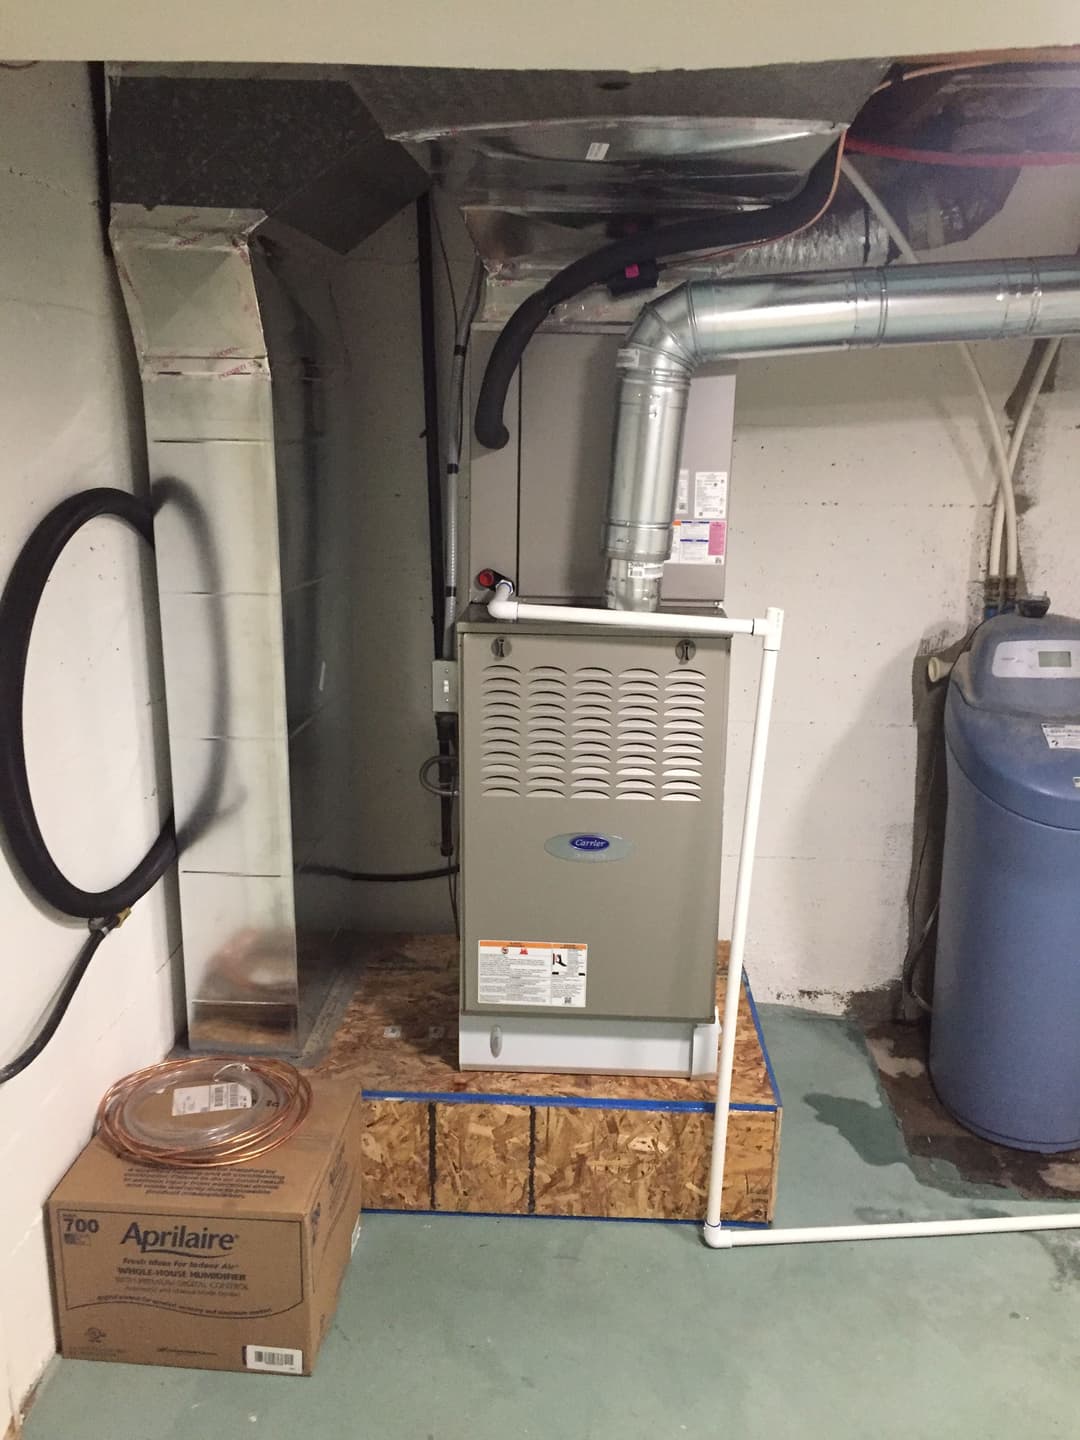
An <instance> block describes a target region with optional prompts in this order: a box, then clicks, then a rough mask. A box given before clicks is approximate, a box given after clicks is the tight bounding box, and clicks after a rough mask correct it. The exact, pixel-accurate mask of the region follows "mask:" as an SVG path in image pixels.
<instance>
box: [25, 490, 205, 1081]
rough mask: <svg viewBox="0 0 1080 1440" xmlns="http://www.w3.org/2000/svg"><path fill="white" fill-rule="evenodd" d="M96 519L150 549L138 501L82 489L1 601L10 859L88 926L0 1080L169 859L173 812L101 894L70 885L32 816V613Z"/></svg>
mask: <svg viewBox="0 0 1080 1440" xmlns="http://www.w3.org/2000/svg"><path fill="white" fill-rule="evenodd" d="M103 515H108V516H113V517H114V518H116V519H118V520H122V521H124V522H125V523H126V524H128V525H130V526H131V528H132V529H133V530H135V531H136V532H137V533H138V534H139V535H141V536H142V537H143V539H144V540H146V541H147V543H148V544H150V545H153V543H154V531H153V515H152V511H151V508H150V506H149V505H148V504H147V503H146V502H145V501H143V500H139V499H138V498H137V497H136V496H134V495H129V494H128V493H127V492H126V491H124V490H113V489H109V488H107V487H104V486H103V487H100V488H98V489H94V490H84V491H83V492H82V493H81V494H79V495H72V496H71V497H70V498H69V499H67V500H64V501H62V502H61V503H60V504H59V505H57V506H56V508H55V509H54V510H50V512H49V513H48V515H46V516H45V518H44V519H43V520H42V521H41V522H40V523H39V524H38V526H37V527H36V529H35V530H34V531H33V533H32V534H31V536H30V538H29V540H27V542H26V544H25V545H24V546H23V548H22V550H21V552H20V553H19V556H18V558H17V559H16V561H15V564H14V566H13V567H12V570H11V574H10V575H9V576H8V580H7V584H6V585H5V587H4V593H3V596H2V597H0V826H2V828H3V830H4V834H5V836H6V839H7V843H8V846H9V848H10V851H11V855H12V858H13V859H14V861H15V863H16V865H17V866H18V868H19V869H20V870H21V871H22V873H23V875H24V876H25V878H26V880H27V882H28V883H29V885H30V886H31V887H32V888H33V889H34V890H35V891H36V892H37V894H38V895H39V896H40V897H41V899H42V900H44V901H45V903H46V904H48V905H51V906H52V907H53V909H54V910H59V911H60V912H61V913H62V914H65V915H74V916H77V917H78V918H80V919H83V920H89V921H90V931H91V933H90V937H89V939H87V940H86V941H85V943H84V944H83V947H82V949H81V950H80V951H79V954H78V956H77V958H76V960H75V963H74V965H73V966H72V967H71V970H70V971H69V972H68V975H67V977H66V978H65V980H64V984H63V987H62V988H61V991H60V994H59V995H58V996H57V998H56V1000H55V1001H54V1003H53V1005H52V1007H51V1009H50V1011H49V1013H48V1015H47V1016H46V1018H45V1021H44V1022H43V1024H42V1026H41V1028H40V1029H39V1031H38V1033H37V1035H36V1036H35V1037H34V1039H33V1041H32V1042H31V1043H30V1045H29V1046H28V1047H27V1048H26V1049H25V1050H24V1051H23V1052H22V1054H21V1055H18V1056H17V1057H16V1058H15V1059H14V1060H12V1061H10V1062H9V1063H8V1064H7V1065H4V1066H3V1067H2V1068H0V1084H3V1083H5V1082H6V1081H8V1080H10V1079H11V1078H12V1077H13V1076H14V1075H18V1074H19V1073H20V1071H22V1070H25V1069H26V1067H27V1066H28V1065H30V1064H31V1063H32V1062H33V1061H34V1060H36V1059H37V1057H38V1056H39V1055H40V1054H41V1052H42V1051H43V1050H44V1049H45V1046H46V1045H47V1044H48V1043H49V1041H50V1040H51V1039H52V1037H53V1036H54V1035H55V1034H56V1031H57V1028H58V1027H59V1025H60V1022H61V1021H62V1020H63V1018H64V1015H65V1014H66V1013H67V1009H68V1006H69V1005H70V1004H71V1001H72V997H73V996H74V994H75V991H76V990H77V989H78V987H79V984H80V982H81V981H82V978H83V976H84V975H85V974H86V971H87V968H88V967H89V964H90V961H91V960H92V959H93V958H94V955H95V953H96V952H97V949H98V946H99V945H100V944H101V942H102V941H103V940H104V939H105V936H106V935H108V934H109V932H110V931H112V930H115V929H116V927H117V926H118V925H119V924H121V923H122V921H123V919H124V918H125V916H126V914H127V912H128V910H130V908H131V907H132V905H134V904H135V902H136V901H137V900H140V899H141V898H142V897H143V895H145V894H146V892H147V891H148V890H150V889H151V888H152V887H153V886H154V885H156V884H157V882H158V880H160V879H161V877H162V875H163V874H164V873H165V871H166V870H167V869H168V868H169V866H170V865H171V864H172V863H173V861H174V860H175V859H176V836H175V833H174V830H173V822H172V816H171V815H170V817H169V819H168V820H167V821H166V823H165V825H164V826H163V827H162V829H161V832H160V834H159V835H158V837H157V839H156V840H155V841H154V843H153V844H152V845H151V847H150V849H149V850H148V851H147V853H146V854H145V855H144V856H143V858H142V859H141V860H140V861H139V863H138V864H137V865H136V866H135V868H134V870H132V871H131V873H130V874H129V875H127V876H125V877H124V879H122V880H121V881H119V882H118V883H117V884H116V885H113V886H111V887H110V888H109V889H108V890H100V891H94V890H83V889H81V888H80V887H79V886H77V885H74V884H72V882H71V881H70V880H69V879H68V878H67V876H66V875H64V873H63V872H62V871H61V870H60V868H59V866H58V865H57V864H56V862H55V861H54V860H53V858H52V856H51V855H50V853H49V849H48V846H47V845H46V844H45V839H44V836H43V835H42V833H41V827H40V825H39V824H38V820H37V816H36V814H35V813H34V802H33V797H32V796H31V793H30V778H29V775H28V773H27V768H26V737H25V734H24V731H23V698H24V691H25V687H26V662H27V658H28V656H29V653H30V639H31V636H32V634H33V629H34V619H35V617H36V615H37V610H38V605H39V604H40V602H41V597H42V595H43V593H44V591H45V586H46V584H47V583H48V579H49V576H50V575H51V574H52V570H53V567H54V566H55V564H56V562H57V560H58V559H59V558H60V554H61V552H62V551H63V549H64V547H65V545H67V543H68V541H69V540H70V539H71V538H72V537H73V536H74V535H75V534H76V532H77V531H79V530H81V529H82V527H83V526H84V525H85V524H87V523H88V522H89V521H90V520H96V519H97V518H98V517H99V516H103Z"/></svg>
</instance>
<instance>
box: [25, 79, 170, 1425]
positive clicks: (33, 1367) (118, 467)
mask: <svg viewBox="0 0 1080 1440" xmlns="http://www.w3.org/2000/svg"><path fill="white" fill-rule="evenodd" d="M0 375H2V376H3V377H4V379H3V385H2V386H0V436H2V437H3V455H2V460H0V579H3V578H6V576H7V574H8V571H9V570H10V568H11V565H12V562H13V561H14V559H15V556H16V554H17V553H18V551H19V549H20V547H21V546H22V544H23V542H24V541H25V539H26V537H27V535H28V534H29V532H30V531H31V529H32V528H33V526H34V525H35V524H36V523H37V521H38V520H40V519H41V518H42V517H43V516H44V515H45V514H46V513H47V511H48V510H49V509H50V508H51V507H52V506H53V505H55V504H56V503H57V502H58V501H59V500H61V499H62V498H63V497H64V496H66V495H68V494H71V493H72V492H74V491H78V490H82V489H85V488H87V487H88V486H93V485H116V486H120V487H122V488H124V489H131V488H136V489H141V488H142V487H143V485H144V483H145V458H144V446H143V434H142V414H141V407H140V402H139V396H138V386H137V382H136V379H135V375H134V360H133V356H132V353H131V347H130V341H129V339H128V334H127V327H126V321H125V318H124V313H123V308H122V306H121V303H120V297H119V293H118V290H117V287H116V283H115V280H114V276H113V272H112V268H111V262H110V261H109V260H108V259H107V257H106V255H105V253H104V249H103V243H102V233H101V217H100V215H99V203H98V182H97V163H96V155H95V142H94V135H93V126H92V118H91V106H90V94H89V89H88V82H87V75H86V70H85V67H83V66H80V65H41V66H38V67H36V68H34V69H32V70H23V71H15V70H7V69H0ZM141 545H142V542H141V541H139V540H137V539H136V538H135V537H134V536H133V535H131V534H130V533H129V532H128V531H127V530H126V529H124V528H123V527H121V526H120V525H119V524H118V523H114V522H111V521H105V520H102V521H94V522H92V523H91V524H90V525H89V526H87V527H86V528H85V529H84V530H83V532H82V533H81V534H80V536H79V537H77V539H76V540H75V541H73V542H72V544H71V545H70V546H69V547H68V550H67V551H66V552H65V554H64V556H63V557H62V559H61V560H60V562H59V564H58V567H57V570H56V571H55V572H54V578H53V580H52V581H51V582H50V584H49V586H48V589H47V591H46V595H45V599H44V602H43V605H42V608H41V611H40V612H39V618H38V623H37V626H36V628H35V632H34V639H33V643H32V650H31V657H30V664H29V668H28V679H27V693H26V705H25V717H26V729H27V737H28V753H29V758H30V766H31V780H32V784H33V789H34V798H35V802H36V804H37V806H38V808H39V813H40V815H41V819H42V825H43V829H44V831H45V834H46V837H47V839H48V841H49V843H50V844H51V846H52V847H53V850H54V853H55V856H56V858H57V860H58V862H59V863H60V864H61V866H62V867H64V868H66V869H67V871H68V873H69V874H70V876H71V878H72V879H73V880H75V881H76V882H77V883H80V882H81V883H82V884H84V885H87V886H90V887H96V886H100V885H105V884H109V883H113V882H115V880H116V879H117V878H119V877H120V876H121V875H122V874H125V873H127V871H128V870H129V869H130V868H131V866H132V865H133V864H134V863H135V861H136V860H137V859H138V858H139V856H140V855H141V854H142V852H143V851H144V849H145V848H146V846H147V844H148V843H149V841H150V839H151V838H152V837H153V835H154V833H155V832H156V829H157V827H158V824H159V822H160V817H161V813H162V811H163V810H164V809H167V804H168V798H167V795H163V794H161V793H159V784H160V783H161V781H162V778H163V777H164V776H165V775H166V774H167V767H166V766H164V765H163V764H162V763H161V759H162V757H161V756H160V755H156V754H155V746H156V744H160V743H161V738H160V737H161V736H162V735H163V730H164V727H163V724H162V720H163V716H162V713H161V711H162V688H161V682H160V675H159V664H158V661H157V641H156V638H155V637H156V627H157V619H156V613H155V611H154V603H153V593H154V592H153V586H152V583H151V579H150V577H151V573H152V569H151V567H150V565H149V561H148V557H147V556H146V555H145V554H144V553H142V551H141V549H140V546H141ZM172 914H173V907H172V905H171V903H170V900H169V895H168V890H167V886H166V885H159V886H158V887H157V889H156V890H155V891H154V892H153V893H152V894H151V895H149V896H147V897H146V899H144V900H143V901H142V902H141V903H140V904H139V905H138V906H137V907H136V908H135V910H134V912H133V913H132V916H131V918H130V919H129V920H128V922H127V923H126V924H125V925H124V927H123V928H122V929H121V930H119V931H118V932H116V933H115V934H114V935H112V936H111V937H110V938H109V940H108V941H107V942H106V943H105V945H104V946H103V947H102V948H101V950H100V951H99V952H98V955H97V957H96V959H95V960H94V963H93V966H92V967H91V970H90V972H89V974H88V975H87V978H86V980H85V981H84V983H83V985H82V987H81V989H80V991H79V992H78V994H77V996H76V998H75V1000H74V1002H73V1004H72V1007H71V1010H70V1011H69V1013H68V1015H67V1018H66V1019H65V1021H64V1023H63V1026H62V1028H61V1030H60V1031H59V1033H58V1035H57V1037H56V1039H55V1040H54V1041H53V1042H52V1044H51V1045H50V1046H49V1048H48V1049H47V1050H46V1051H45V1053H44V1055H43V1056H42V1057H41V1059H39V1060H38V1061H37V1062H36V1063H35V1064H34V1065H33V1066H31V1067H30V1068H29V1069H28V1070H26V1071H25V1072H24V1073H23V1074H22V1075H20V1076H18V1077H17V1078H16V1079H14V1080H12V1081H11V1082H9V1083H8V1084H7V1085H6V1086H4V1087H3V1088H2V1089H0V1175H2V1176H3V1184H2V1185H0V1434H2V1433H3V1432H4V1429H5V1424H6V1421H7V1419H8V1418H9V1416H8V1415H5V1413H4V1412H5V1406H7V1408H8V1409H9V1410H10V1409H11V1408H12V1407H13V1406H15V1405H17V1404H18V1403H19V1402H20V1401H21V1400H22V1398H23V1397H24V1396H25V1395H26V1393H27V1392H28V1391H29V1390H30V1388H31V1387H32V1386H33V1384H34V1383H35V1382H36V1380H37V1378H38V1376H39V1375H40V1373H41V1371H42V1368H43V1367H44V1365H45V1364H46V1362H47V1361H48V1360H49V1358H50V1356H51V1355H52V1353H53V1348H54V1340H53V1322H52V1307H51V1301H50V1287H49V1267H48V1260H47V1255H46V1240H45V1231H44V1228H43V1215H42V1205H43V1202H44V1200H45V1199H46V1197H47V1195H48V1193H49V1191H50V1190H51V1188H52V1186H53V1185H54V1184H55V1182H56V1180H57V1179H58V1178H59V1177H60V1175H62V1174H63V1172H64V1170H65V1169H66V1168H67V1166H68V1164H69V1163H70V1162H71V1160H72V1159H73V1158H74V1157H75V1155H76V1153H77V1152H78V1150H79V1148H80V1147H81V1146H82V1145H83V1143H84V1142H85V1140H86V1139H87V1137H88V1135H89V1133H90V1127H91V1123H92V1120H93V1114H94V1107H95V1105H96V1103H97V1100H98V1098H99V1097H100V1095H101V1094H102V1092H103V1091H104V1089H105V1088H106V1087H107V1085H108V1084H109V1083H110V1082H111V1081H112V1080H114V1079H115V1078H116V1077H117V1076H118V1075H120V1074H123V1073H125V1072H126V1071H128V1070H131V1069H133V1068H134V1067H136V1066H138V1065H142V1064H146V1063H148V1062H150V1061H152V1060H155V1059H158V1058H160V1056H161V1055H162V1054H163V1053H164V1052H165V1051H166V1050H167V1049H168V1048H169V1046H170V1044H171V1042H172V1039H173V1037H174V1035H175V1032H176V1013H175V1004H174V1001H175V999H176V997H177V994H178V990H179V986H178V982H176V980H175V978H174V973H175V962H173V961H170V956H171V955H172V954H173V953H174V951H175V949H176V927H175V925H174V924H173V923H172V919H171V917H172ZM0 915H2V917H3V934H4V942H3V946H2V951H0V968H2V986H3V1004H2V1005H0V1058H2V1059H4V1060H6V1059H8V1058H9V1057H10V1056H12V1055H14V1053H15V1052H16V1051H17V1050H19V1049H20V1048H21V1047H22V1045H23V1043H24V1042H25V1041H26V1040H27V1038H28V1037H29V1035H30V1034H31V1033H32V1032H33V1029H34V1028H35V1027H34V1022H35V1018H36V1017H37V1016H39V1015H40V1014H41V1013H42V1011H43V1010H44V1008H45V1007H46V1006H47V1005H48V1003H49V1000H50V998H51V996H52V995H53V993H54V991H55V990H56V987H57V985H58V984H59V982H60V980H61V977H62V976H63V975H64V973H65V971H66V970H67V968H68V966H69V965H70V964H71V961H72V959H73V958H74V956H75V953H76V951H77V950H78V948H79V946H80V944H81V943H82V940H83V937H84V935H85V929H82V928H80V927H79V926H78V925H75V924H72V923H70V922H59V921H58V920H57V918H56V917H54V916H52V915H49V914H46V913H44V912H43V910H42V909H41V908H40V907H39V906H38V905H37V904H36V903H35V901H34V900H32V899H31V898H30V897H29V896H28V895H27V894H25V893H24V891H23V889H22V887H21V886H20V883H19V882H18V881H17V880H16V878H15V876H14V875H13V874H12V872H11V870H10V869H9V867H8V865H7V863H6V861H5V860H3V859H0Z"/></svg>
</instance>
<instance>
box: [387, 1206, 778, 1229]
mask: <svg viewBox="0 0 1080 1440" xmlns="http://www.w3.org/2000/svg"><path fill="white" fill-rule="evenodd" d="M364 1214H365V1215H426V1216H429V1217H430V1216H432V1215H437V1216H439V1217H440V1218H441V1219H444V1220H590V1221H592V1223H593V1224H599V1225H701V1224H703V1223H704V1222H703V1221H702V1220H665V1219H663V1217H661V1216H654V1215H506V1214H503V1213H501V1212H500V1211H498V1210H390V1209H387V1208H386V1207H385V1206H383V1207H379V1206H376V1207H374V1208H372V1209H370V1210H365V1211H364ZM722 1223H723V1228H724V1229H725V1230H768V1229H769V1226H768V1225H767V1224H765V1222H764V1221H761V1220H725V1221H723V1222H722Z"/></svg>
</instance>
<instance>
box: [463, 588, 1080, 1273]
mask: <svg viewBox="0 0 1080 1440" xmlns="http://www.w3.org/2000/svg"><path fill="white" fill-rule="evenodd" d="M487 608H488V613H489V614H490V615H491V617H492V619H495V620H509V621H518V620H542V621H552V620H556V621H559V622H561V623H566V624H572V625H604V626H609V627H611V628H618V629H627V630H666V631H668V632H669V633H670V632H672V631H674V632H675V633H677V634H680V635H717V636H730V637H734V636H736V635H751V636H756V637H757V638H758V639H760V640H761V642H762V647H761V669H760V672H759V677H758V693H757V705H756V708H755V712H754V730H753V738H752V740H751V743H750V768H749V770H748V772H747V778H746V808H745V811H744V814H743V826H742V834H741V836H740V839H739V863H738V870H737V873H736V878H735V906H734V912H733V919H732V927H731V949H730V953H729V955H728V968H727V979H726V982H725V987H724V1009H723V1014H722V1016H721V1029H720V1053H719V1056H718V1059H717V1067H716V1100H715V1104H714V1108H713V1135H712V1148H711V1151H710V1156H709V1189H708V1196H707V1200H706V1209H705V1224H704V1231H703V1234H704V1239H705V1243H706V1245H707V1246H708V1247H709V1248H710V1249H711V1250H730V1249H734V1248H735V1247H741V1246H744V1245H806V1244H813V1243H821V1242H823V1241H851V1240H901V1239H917V1238H920V1237H923V1238H928V1237H933V1236H945V1235H995V1234H1022V1233H1025V1232H1028V1231H1036V1230H1075V1229H1080V1213H1074V1212H1070V1213H1064V1214H1060V1215H1010V1216H1004V1217H997V1218H992V1219H971V1220H912V1221H899V1222H896V1223H879V1224H874V1223H870V1224H865V1225H816V1226H807V1227H796V1226H793V1227H790V1228H787V1229H783V1230H737V1229H731V1228H729V1227H726V1226H725V1225H724V1224H723V1223H722V1220H721V1206H722V1200H723V1190H724V1168H725V1152H726V1150H727V1129H728V1115H729V1113H730V1108H731V1081H732V1075H733V1072H734V1066H735V1030H736V1024H737V1020H738V1013H739V996H740V994H741V992H742V979H743V957H744V955H745V953H746V937H747V934H748V931H749V921H750V894H751V887H752V883H753V876H754V858H755V855H756V853H757V836H758V825H759V822H760V819H761V797H762V793H763V790H764V782H765V760H766V756H767V751H768V744H769V728H770V723H771V720H772V707H773V695H774V691H775V685H776V666H777V661H778V659H779V655H780V642H781V639H782V636H783V628H784V612H783V611H782V610H779V609H774V608H772V607H770V608H769V609H767V610H766V612H765V615H764V617H761V618H756V619H751V620H736V619H729V618H728V617H726V616H719V615H715V616H714V615H673V614H663V613H660V612H657V611H642V610H598V609H590V608H588V607H585V606H576V605H541V604H537V603H534V602H531V601H524V600H517V599H515V598H514V587H513V585H512V584H511V583H510V581H509V580H500V581H499V583H498V585H497V586H496V587H495V594H494V595H493V597H492V599H491V600H490V601H489V603H488V607H487Z"/></svg>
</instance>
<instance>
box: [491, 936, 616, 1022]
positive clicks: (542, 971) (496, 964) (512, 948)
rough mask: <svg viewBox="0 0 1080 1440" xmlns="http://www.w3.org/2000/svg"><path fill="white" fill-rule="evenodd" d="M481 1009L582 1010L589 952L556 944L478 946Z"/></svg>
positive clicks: (523, 942)
mask: <svg viewBox="0 0 1080 1440" xmlns="http://www.w3.org/2000/svg"><path fill="white" fill-rule="evenodd" d="M478 950H479V960H478V966H477V993H476V998H477V1000H478V1001H479V1003H480V1004H481V1005H545V1006H551V1005H553V1006H559V1007H563V1006H569V1007H571V1008H573V1009H577V1010H581V1009H584V1006H585V985H586V978H587V975H588V969H589V947H588V946H587V945H579V944H576V943H570V944H566V943H563V942H561V941H557V940H539V941H532V940H513V941H511V940H506V941H503V940H481V941H480V945H479V947H478Z"/></svg>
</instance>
